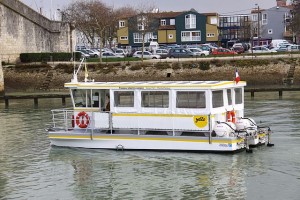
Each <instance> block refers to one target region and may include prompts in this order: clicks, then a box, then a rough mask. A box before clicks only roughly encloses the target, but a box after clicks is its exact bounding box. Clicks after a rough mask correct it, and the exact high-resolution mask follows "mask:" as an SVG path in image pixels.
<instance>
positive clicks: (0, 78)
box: [0, 58, 4, 97]
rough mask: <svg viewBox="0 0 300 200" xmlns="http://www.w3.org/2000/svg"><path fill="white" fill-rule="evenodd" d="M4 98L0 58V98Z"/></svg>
mask: <svg viewBox="0 0 300 200" xmlns="http://www.w3.org/2000/svg"><path fill="white" fill-rule="evenodd" d="M1 96H4V75H3V70H2V62H1V58H0V97H1Z"/></svg>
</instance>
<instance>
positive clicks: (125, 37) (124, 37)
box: [120, 36, 128, 40]
mask: <svg viewBox="0 0 300 200" xmlns="http://www.w3.org/2000/svg"><path fill="white" fill-rule="evenodd" d="M120 40H128V37H127V36H121V37H120Z"/></svg>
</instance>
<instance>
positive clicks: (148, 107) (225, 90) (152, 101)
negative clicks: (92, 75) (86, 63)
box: [65, 81, 246, 136]
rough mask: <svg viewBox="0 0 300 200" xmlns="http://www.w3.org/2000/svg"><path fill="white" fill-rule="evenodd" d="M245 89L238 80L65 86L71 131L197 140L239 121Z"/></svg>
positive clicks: (85, 83) (84, 83) (242, 83)
mask: <svg viewBox="0 0 300 200" xmlns="http://www.w3.org/2000/svg"><path fill="white" fill-rule="evenodd" d="M245 86H246V83H245V82H243V81H240V82H239V83H238V84H236V83H235V82H234V81H161V82H160V81H152V82H75V83H74V82H70V83H66V84H65V87H67V88H69V89H70V93H71V98H72V103H73V107H74V108H73V111H72V113H71V114H72V115H73V118H74V121H75V122H76V123H74V121H73V123H72V126H73V127H74V129H92V130H93V131H95V132H97V131H99V132H101V131H109V132H110V133H111V134H113V133H119V134H122V133H129V134H137V135H142V134H167V135H173V136H180V135H182V134H191V135H195V136H197V135H199V136H201V133H202V135H204V134H205V133H211V132H212V129H213V127H214V126H215V124H216V123H217V122H218V121H223V122H224V121H225V122H226V121H230V120H234V118H238V117H243V116H244V87H245ZM228 113H231V114H232V116H230V114H229V115H228ZM228 117H232V118H231V119H228Z"/></svg>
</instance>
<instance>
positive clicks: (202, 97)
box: [175, 90, 207, 109]
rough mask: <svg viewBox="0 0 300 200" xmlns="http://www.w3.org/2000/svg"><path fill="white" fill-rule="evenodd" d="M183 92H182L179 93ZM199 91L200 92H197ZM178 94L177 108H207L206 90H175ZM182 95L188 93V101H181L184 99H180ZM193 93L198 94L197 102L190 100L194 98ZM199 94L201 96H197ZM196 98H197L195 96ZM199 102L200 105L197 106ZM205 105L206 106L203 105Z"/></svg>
mask: <svg viewBox="0 0 300 200" xmlns="http://www.w3.org/2000/svg"><path fill="white" fill-rule="evenodd" d="M179 93H182V94H179ZM197 93H198V94H197ZM175 94H176V103H175V106H176V109H206V108H207V103H206V95H207V94H206V92H205V91H198V90H197V91H194V90H187V91H184V90H178V91H176V92H175ZM181 95H187V96H186V97H187V98H186V99H185V100H187V102H180V101H182V99H179V98H180V96H181ZM191 95H196V97H199V99H197V98H196V101H195V102H190V100H192V97H191ZM197 95H199V96H197ZM194 99H195V98H194ZM182 104H188V106H183V105H182ZM191 104H192V105H193V104H196V106H195V107H193V106H192V105H191ZM198 104H199V107H197V105H198ZM203 105H204V106H203Z"/></svg>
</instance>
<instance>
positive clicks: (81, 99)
mask: <svg viewBox="0 0 300 200" xmlns="http://www.w3.org/2000/svg"><path fill="white" fill-rule="evenodd" d="M72 92H73V98H74V105H75V107H91V93H90V90H78V89H75V90H73V91H72Z"/></svg>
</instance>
